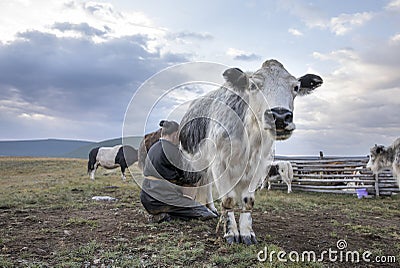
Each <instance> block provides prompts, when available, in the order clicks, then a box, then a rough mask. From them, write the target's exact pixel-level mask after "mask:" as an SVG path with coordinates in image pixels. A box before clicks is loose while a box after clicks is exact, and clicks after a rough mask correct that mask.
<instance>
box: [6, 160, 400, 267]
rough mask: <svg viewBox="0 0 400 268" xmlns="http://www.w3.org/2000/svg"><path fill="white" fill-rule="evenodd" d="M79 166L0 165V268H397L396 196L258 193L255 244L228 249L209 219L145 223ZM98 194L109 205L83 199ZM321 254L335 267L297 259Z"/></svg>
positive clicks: (126, 195)
mask: <svg viewBox="0 0 400 268" xmlns="http://www.w3.org/2000/svg"><path fill="white" fill-rule="evenodd" d="M86 168H87V167H86V161H85V160H82V159H54V158H9V157H2V158H0V185H1V186H0V267H399V266H400V262H399V261H400V253H399V252H400V198H399V196H393V197H385V198H371V199H361V200H359V199H357V198H356V197H355V196H347V195H346V196H345V195H333V194H315V193H304V192H294V193H292V194H286V193H285V192H283V191H270V192H267V191H265V190H263V191H260V192H259V193H258V194H257V196H256V206H255V209H254V212H253V227H254V230H255V232H256V235H257V237H258V241H259V243H258V244H257V245H252V246H245V245H242V244H238V245H231V246H230V245H227V244H226V243H225V242H224V241H223V238H222V236H223V234H222V233H221V230H220V232H219V233H215V227H216V225H217V220H211V221H207V222H201V221H197V220H194V221H187V222H184V221H176V222H168V223H161V224H153V223H148V220H147V214H146V212H145V210H144V209H143V207H142V205H141V204H140V200H139V192H140V189H139V187H138V186H137V185H136V184H135V183H134V182H133V180H132V179H131V180H129V181H127V182H123V181H121V179H120V173H119V170H118V169H116V170H114V171H113V172H110V171H106V170H104V169H101V168H100V169H99V170H98V171H97V174H96V180H95V181H91V180H89V177H88V175H87V174H86ZM130 170H131V171H132V173H133V175H134V176H140V172H139V170H138V169H137V167H136V165H134V166H132V167H131V169H130ZM99 195H107V196H112V197H115V198H117V201H114V202H105V201H93V200H92V197H93V196H99ZM342 240H345V241H346V243H347V244H346V247H345V248H344V249H340V250H339V249H338V247H337V246H338V245H337V243H338V241H340V242H343V241H342ZM329 250H331V251H333V250H336V251H337V254H336V258H337V259H336V260H333V259H332V258H333V257H335V256H330V257H331V258H329V256H328V255H327V254H325V255H322V257H323V258H321V261H318V260H317V261H314V260H313V259H312V258H311V259H307V258H305V259H304V260H303V259H302V257H304V256H305V257H307V256H309V254H311V252H314V253H315V254H316V257H317V259H318V258H319V257H321V254H322V253H323V252H324V251H327V252H328V251H329ZM279 252H280V254H281V255H280V258H281V260H279V259H278V253H279ZM349 252H350V253H352V254H356V253H357V254H359V257H360V262H358V263H351V262H350V261H351V260H355V259H354V258H351V256H350V255H351V254H350V253H349ZM365 252H367V253H368V252H370V253H371V255H369V256H368V258H367V259H368V260H370V261H371V262H365V261H363V259H362V253H365ZM265 253H267V254H265ZM285 253H286V254H285ZM331 253H332V252H331ZM347 253H349V255H348V256H347V257H346V254H347ZM271 254H272V255H271ZM257 255H258V256H259V257H260V258H261V259H262V260H263V258H264V257H265V260H263V261H260V260H259V259H258V258H257ZM311 256H312V255H311ZM353 257H354V256H353ZM346 258H347V259H346ZM283 260H286V262H283ZM309 260H310V261H309ZM378 260H379V261H386V263H384V264H382V263H380V264H378V263H377V261H378ZM394 260H395V263H393V261H394Z"/></svg>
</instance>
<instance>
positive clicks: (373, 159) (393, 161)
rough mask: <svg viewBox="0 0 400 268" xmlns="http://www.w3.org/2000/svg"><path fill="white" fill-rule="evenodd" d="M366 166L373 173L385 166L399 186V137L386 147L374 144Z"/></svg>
mask: <svg viewBox="0 0 400 268" xmlns="http://www.w3.org/2000/svg"><path fill="white" fill-rule="evenodd" d="M367 168H369V169H370V170H371V171H372V172H373V173H374V174H378V173H379V172H380V171H381V170H382V169H385V168H388V169H391V170H392V173H393V177H395V178H396V179H397V185H398V186H399V188H400V138H398V139H396V140H395V141H394V142H393V143H392V145H390V146H388V147H385V146H384V145H376V144H375V146H374V147H371V149H370V155H369V161H368V163H367Z"/></svg>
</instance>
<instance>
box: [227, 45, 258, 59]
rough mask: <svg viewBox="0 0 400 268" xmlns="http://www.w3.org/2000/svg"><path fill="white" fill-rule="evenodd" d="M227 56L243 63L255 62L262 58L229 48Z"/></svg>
mask: <svg viewBox="0 0 400 268" xmlns="http://www.w3.org/2000/svg"><path fill="white" fill-rule="evenodd" d="M226 54H227V55H228V56H231V57H232V58H233V59H234V60H242V61H253V60H259V59H260V58H261V56H259V55H257V54H255V53H252V52H247V51H244V50H240V49H236V48H229V49H228V50H227V52H226Z"/></svg>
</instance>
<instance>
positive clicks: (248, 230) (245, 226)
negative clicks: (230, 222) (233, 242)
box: [239, 196, 257, 245]
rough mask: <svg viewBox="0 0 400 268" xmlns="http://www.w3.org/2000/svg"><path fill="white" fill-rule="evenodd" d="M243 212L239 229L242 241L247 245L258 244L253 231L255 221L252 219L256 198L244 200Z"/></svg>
mask: <svg viewBox="0 0 400 268" xmlns="http://www.w3.org/2000/svg"><path fill="white" fill-rule="evenodd" d="M242 201H243V210H242V212H241V213H240V218H239V228H240V239H241V241H242V243H244V244H246V245H251V244H257V239H256V235H255V233H254V231H253V227H252V224H253V220H252V218H251V211H252V209H253V206H254V197H253V196H245V197H244V198H243V200H242Z"/></svg>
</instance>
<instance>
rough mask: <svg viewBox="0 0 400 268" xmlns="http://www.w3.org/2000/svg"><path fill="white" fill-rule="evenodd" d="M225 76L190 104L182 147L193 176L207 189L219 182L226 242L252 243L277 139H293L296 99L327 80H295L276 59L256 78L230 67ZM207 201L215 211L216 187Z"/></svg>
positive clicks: (313, 77) (310, 77) (310, 76)
mask: <svg viewBox="0 0 400 268" xmlns="http://www.w3.org/2000/svg"><path fill="white" fill-rule="evenodd" d="M223 77H224V79H225V81H226V82H225V84H224V85H223V86H222V87H220V88H219V89H217V90H215V91H212V92H210V93H208V94H207V95H205V96H203V97H200V98H198V99H196V100H194V101H193V102H192V103H191V105H190V107H189V109H188V111H187V112H186V114H185V115H184V117H183V119H182V121H181V123H180V144H181V149H182V150H183V152H184V154H185V156H186V157H187V158H188V159H190V160H191V168H192V170H191V171H192V172H190V175H189V176H192V177H193V180H194V181H196V180H201V184H203V185H204V184H207V185H211V184H210V183H211V182H214V183H215V186H216V189H217V191H218V193H219V196H220V197H222V213H221V220H223V222H224V232H225V234H224V237H225V239H226V241H227V242H228V243H238V242H243V243H245V244H253V243H256V236H255V234H254V232H253V228H252V217H251V211H252V209H253V206H254V201H255V198H254V191H255V188H256V187H257V185H259V183H260V182H261V181H262V180H263V178H264V177H265V171H266V170H267V165H268V164H269V163H268V161H267V159H272V154H271V153H272V152H271V151H272V148H271V147H272V145H273V141H274V140H285V139H288V138H289V137H290V136H291V134H292V132H293V130H294V129H295V124H294V123H293V111H294V104H293V101H294V98H295V97H296V96H303V95H307V94H309V93H311V92H312V91H313V90H314V89H315V88H317V87H319V86H320V85H321V84H322V79H321V77H319V76H317V75H313V74H308V75H305V76H303V77H300V78H295V77H294V76H292V75H291V74H290V73H289V72H288V71H287V70H286V69H285V68H284V67H283V65H282V64H281V63H280V62H278V61H276V60H267V61H265V62H264V63H263V65H262V67H261V68H260V69H259V70H257V71H256V72H254V73H252V74H247V73H244V72H243V71H241V70H240V69H238V68H230V69H227V70H226V71H225V72H224V73H223ZM253 186H254V187H253ZM206 202H207V203H208V206H209V208H210V209H212V210H214V211H215V207H214V203H213V197H212V192H211V186H210V187H209V190H208V194H207V200H206ZM236 205H238V206H239V209H240V218H239V226H238V225H237V223H236V220H235V215H234V209H235V207H236Z"/></svg>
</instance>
